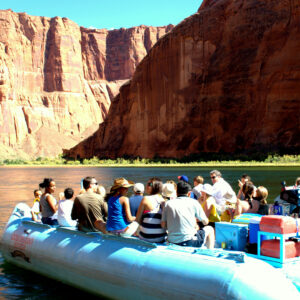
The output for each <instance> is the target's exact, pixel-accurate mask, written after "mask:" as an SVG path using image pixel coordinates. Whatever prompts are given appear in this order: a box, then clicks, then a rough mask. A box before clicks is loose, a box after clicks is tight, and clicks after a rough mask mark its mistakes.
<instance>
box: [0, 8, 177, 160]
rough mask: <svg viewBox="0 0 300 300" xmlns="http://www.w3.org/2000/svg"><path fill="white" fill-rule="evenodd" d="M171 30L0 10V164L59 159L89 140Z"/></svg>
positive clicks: (169, 27)
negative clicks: (94, 25) (92, 24)
mask: <svg viewBox="0 0 300 300" xmlns="http://www.w3.org/2000/svg"><path fill="white" fill-rule="evenodd" d="M172 27H173V26H172V25H169V26H166V27H147V26H139V27H134V28H130V29H124V28H122V29H119V30H106V29H86V28H83V27H79V26H78V25H77V24H76V23H74V22H72V21H71V20H69V19H66V18H60V17H56V18H45V17H35V16H29V15H27V14H26V13H14V12H13V11H11V10H0V144H1V150H0V157H1V158H11V157H24V158H28V157H38V156H56V155H57V154H59V153H61V152H62V148H69V147H72V146H74V145H75V144H77V143H78V142H79V141H81V140H82V139H84V138H86V137H87V136H89V135H90V134H92V133H93V132H94V131H95V130H96V129H98V127H99V124H100V123H102V122H103V120H104V119H105V118H106V116H107V113H108V110H109V107H110V104H111V100H112V99H113V98H114V97H115V95H116V94H118V92H119V87H120V86H121V85H122V84H123V83H124V82H126V80H128V79H129V78H130V77H131V76H132V74H133V72H134V70H135V68H136V66H137V65H138V64H139V62H140V61H141V60H142V59H143V57H144V56H145V55H146V54H147V52H148V51H149V50H150V48H151V47H152V46H153V45H154V44H155V43H156V41H157V40H158V39H159V38H160V37H161V36H163V35H164V34H165V33H166V32H168V31H169V30H171V29H172Z"/></svg>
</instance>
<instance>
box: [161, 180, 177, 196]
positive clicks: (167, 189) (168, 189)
mask: <svg viewBox="0 0 300 300" xmlns="http://www.w3.org/2000/svg"><path fill="white" fill-rule="evenodd" d="M162 195H163V196H164V197H169V198H172V197H176V190H175V186H174V184H172V183H165V184H164V185H163V188H162Z"/></svg>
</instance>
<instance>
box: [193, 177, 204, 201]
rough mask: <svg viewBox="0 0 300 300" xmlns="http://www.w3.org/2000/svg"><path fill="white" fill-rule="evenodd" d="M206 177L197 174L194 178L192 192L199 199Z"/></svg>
mask: <svg viewBox="0 0 300 300" xmlns="http://www.w3.org/2000/svg"><path fill="white" fill-rule="evenodd" d="M203 182H204V179H203V177H202V176H196V177H195V178H194V188H193V189H192V193H193V195H194V199H196V200H197V199H199V198H200V196H201V189H202V187H203Z"/></svg>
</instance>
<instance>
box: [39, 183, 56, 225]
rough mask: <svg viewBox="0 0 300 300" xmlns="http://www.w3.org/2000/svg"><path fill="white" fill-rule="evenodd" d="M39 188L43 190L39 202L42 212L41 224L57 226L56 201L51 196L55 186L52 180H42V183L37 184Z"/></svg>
mask: <svg viewBox="0 0 300 300" xmlns="http://www.w3.org/2000/svg"><path fill="white" fill-rule="evenodd" d="M39 186H40V188H43V189H44V193H43V194H42V196H41V200H40V210H41V212H42V223H43V224H48V225H58V222H57V214H56V212H57V208H58V205H57V201H56V199H55V198H54V196H53V194H54V192H55V189H56V186H55V181H54V180H53V179H52V178H44V181H43V182H42V183H40V184H39Z"/></svg>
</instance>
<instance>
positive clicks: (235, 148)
mask: <svg viewBox="0 0 300 300" xmlns="http://www.w3.org/2000/svg"><path fill="white" fill-rule="evenodd" d="M299 41H300V5H299V1H294V0H290V1H277V0H265V1H258V0H206V1H204V2H203V4H202V5H201V7H200V9H199V11H198V13H196V14H195V15H193V16H191V17H189V18H188V19H185V20H184V21H183V22H181V23H180V24H179V25H178V26H176V27H175V28H174V29H173V30H172V31H171V32H170V33H168V34H167V35H166V36H164V37H163V38H162V39H160V40H159V41H158V43H157V44H156V45H155V46H154V47H153V48H152V49H151V50H150V52H149V54H148V55H147V56H146V57H145V58H144V59H143V61H142V62H141V63H140V65H139V66H138V67H137V69H136V71H135V74H134V76H133V78H132V80H131V81H130V82H129V83H128V84H127V85H124V86H123V87H122V88H121V90H120V95H119V96H118V98H117V100H116V101H114V103H113V104H112V106H111V109H110V112H109V115H108V117H107V119H106V120H105V122H104V123H103V124H102V125H101V126H100V129H99V130H98V131H97V132H96V133H95V134H94V135H93V136H92V137H90V138H88V139H87V140H86V141H84V142H82V143H80V144H79V145H78V146H77V147H75V148H73V149H71V150H70V151H66V153H67V154H68V155H70V156H73V157H92V156H94V155H97V156H99V157H121V156H124V155H128V156H141V157H153V156H161V157H182V156H185V155H189V154H193V153H201V152H219V151H223V152H227V153H233V152H244V151H248V152H250V151H274V150H275V151H277V150H283V151H290V150H298V151H299V150H300V117H299V112H300V43H299Z"/></svg>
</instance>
